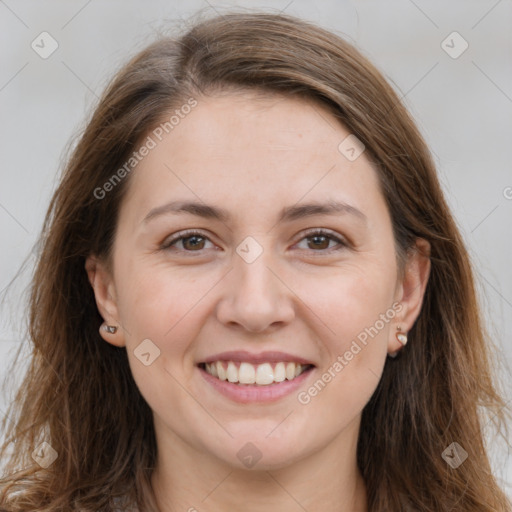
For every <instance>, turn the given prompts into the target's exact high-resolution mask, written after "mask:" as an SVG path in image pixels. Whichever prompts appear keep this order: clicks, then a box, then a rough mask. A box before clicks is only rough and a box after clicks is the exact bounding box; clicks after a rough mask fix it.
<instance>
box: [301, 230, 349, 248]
mask: <svg viewBox="0 0 512 512" xmlns="http://www.w3.org/2000/svg"><path fill="white" fill-rule="evenodd" d="M306 235H307V236H305V237H304V238H302V240H300V242H299V244H300V243H302V241H303V240H307V247H299V248H301V249H306V250H307V249H310V250H312V251H313V252H326V253H327V252H331V251H339V250H341V249H344V248H346V247H347V246H348V244H347V243H346V242H345V241H344V240H343V239H342V238H339V237H337V236H335V235H334V234H332V233H331V232H329V231H324V230H318V229H317V230H315V231H311V232H309V233H306ZM331 242H335V245H331V246H330V247H329V244H331Z"/></svg>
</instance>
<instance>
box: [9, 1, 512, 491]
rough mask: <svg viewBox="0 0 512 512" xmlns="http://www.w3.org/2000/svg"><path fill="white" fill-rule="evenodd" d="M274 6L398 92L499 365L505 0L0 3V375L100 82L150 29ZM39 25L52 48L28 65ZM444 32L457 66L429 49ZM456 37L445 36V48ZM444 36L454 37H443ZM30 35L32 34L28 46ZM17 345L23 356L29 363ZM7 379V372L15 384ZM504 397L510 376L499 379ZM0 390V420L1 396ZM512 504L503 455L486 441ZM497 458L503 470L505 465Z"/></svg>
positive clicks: (507, 40)
mask: <svg viewBox="0 0 512 512" xmlns="http://www.w3.org/2000/svg"><path fill="white" fill-rule="evenodd" d="M229 7H238V8H240V7H241V8H252V9H254V8H265V9H266V10H271V11H274V12H278V11H284V12H286V13H288V14H292V15H296V16H299V17H303V18H306V19H309V20H311V21H313V22H316V23H318V24H320V25H322V26H324V27H325V28H327V29H331V30H333V31H335V32H337V33H339V34H340V35H342V36H344V37H346V38H348V39H349V40H350V41H352V42H353V43H355V44H356V45H357V46H358V47H359V48H360V49H361V50H362V51H363V53H364V54H365V55H367V56H368V57H369V58H370V59H371V60H372V61H373V62H374V63H375V64H376V65H377V67H378V68H379V69H380V70H381V71H382V72H383V73H384V74H385V76H386V77H387V78H388V79H389V81H390V82H391V83H392V84H393V86H394V87H395V88H396V89H397V91H399V94H400V96H403V98H404V101H405V103H406V105H407V106H408V107H409V109H410V111H411V112H412V114H413V115H414V117H415V119H416V120H417V123H418V125H419V127H420V130H421V131H422V133H423V135H424V136H425V138H426V140H427V142H428V143H429V145H430V147H431V149H432V152H433V154H434V157H435V160H436V163H437V165H438V169H439V174H440V179H441V181H442V184H443V187H444V190H445V192H446V195H447V199H448V201H449V203H450V205H451V207H452V209H453V212H454V214H455V216H456V219H457V222H458V224H459V227H460V229H461V231H462V233H463V235H464V237H465V240H466V242H467V245H468V248H469V250H470V253H471V256H472V258H473V261H474V264H475V269H476V277H477V285H478V289H479V293H480V296H481V300H482V304H483V307H484V312H485V315H486V317H487V319H488V322H489V324H490V332H491V333H492V335H493V337H494V338H495V340H496V342H497V343H498V344H499V345H500V346H501V347H502V349H503V357H500V359H501V361H502V362H503V363H504V364H505V365H508V367H509V368H510V367H511V366H512V364H511V363H512V342H511V339H512V270H511V264H510V263H511V260H512V258H511V255H512V228H511V220H512V172H511V163H510V162H511V161H512V150H511V146H512V144H511V141H512V138H511V135H512V115H511V114H512V80H511V79H512V59H511V58H510V56H511V54H512V52H511V50H512V31H511V30H510V26H512V24H511V21H512V2H511V1H510V0H498V1H496V0H480V1H469V0H460V1H450V2H447V1H446V0H445V1H426V0H414V1H413V0H400V1H387V2H382V1H379V0H375V1H364V0H362V1H353V2H349V1H327V0H324V1H316V2H315V3H314V4H313V2H308V1H307V0H294V1H293V0H292V1H290V0H282V1H277V0H275V1H267V2H261V1H260V2H252V1H243V2H235V1H232V2H223V3H220V2H215V1H210V2H208V1H199V0H193V1H187V2H185V1H164V0H161V1H157V0H152V1H144V2H143V1H135V0H129V1H127V0H123V1H122V0H118V1H101V0H89V1H87V0H82V1H75V0H70V1H67V2H62V1H45V0H33V1H15V0H0V54H1V61H0V62H1V68H0V109H1V117H0V119H1V121H2V122H1V126H0V130H1V132H0V141H1V148H2V152H1V160H0V162H1V163H0V177H1V182H0V184H1V186H0V230H1V238H2V250H1V251H0V292H1V291H3V290H5V288H6V287H7V285H8V284H9V283H10V282H11V280H12V278H13V277H14V276H15V274H16V273H17V271H18V269H19V266H20V263H21V262H22V261H23V260H24V259H25V258H28V264H29V266H28V271H26V272H24V273H22V274H21V275H20V277H19V279H17V280H16V281H15V282H14V284H13V286H12V287H10V289H9V294H8V295H7V296H5V297H4V301H3V304H2V310H1V316H0V361H1V363H0V377H1V378H2V379H3V377H4V376H6V374H7V366H8V364H9V362H10V361H11V360H12V357H13V355H14V350H15V349H17V348H18V347H19V346H20V343H21V342H22V339H23V335H22V334H21V332H22V331H21V329H22V328H23V325H24V322H25V313H26V311H25V309H24V307H23V290H24V287H25V286H26V284H27V283H28V276H29V273H30V265H31V264H32V262H33V259H32V257H31V250H32V247H33V244H34V242H35V240H36V238H37V235H38V233H39V230H40V228H41V223H42V219H43V216H44V213H45V211H46V208H47V206H48V201H49V199H50V194H51V193H52V191H53V190H54V187H55V185H56V182H57V176H58V175H57V173H58V170H59V169H60V168H61V162H62V159H63V157H64V150H65V148H66V146H67V144H68V142H69V141H70V138H71V136H72V135H73V134H74V133H75V132H76V131H77V130H78V129H79V128H80V127H81V126H82V124H83V122H84V120H85V118H86V114H87V113H89V112H90V110H91V108H92V107H93V106H94V104H95V102H96V100H97V96H99V94H100V92H101V91H102V89H103V87H104V85H105V83H106V81H107V80H108V79H109V78H110V77H111V75H112V73H113V72H114V71H115V70H116V69H117V68H118V67H119V66H120V64H121V63H122V62H124V61H125V60H126V58H127V57H128V56H130V55H132V54H134V53H136V51H137V50H139V49H141V48H142V47H143V46H145V45H146V44H147V43H149V42H150V41H151V40H152V39H153V38H154V37H155V35H156V32H157V31H159V30H162V29H163V30H168V29H169V27H170V28H171V29H172V28H173V27H182V26H183V21H182V20H183V19H185V18H187V17H188V15H189V14H192V13H195V12H196V11H197V10H198V9H205V10H206V11H207V12H208V11H209V12H213V11H218V12H219V13H222V12H226V9H227V8H229ZM43 31H47V32H48V33H50V34H51V36H52V37H53V38H54V39H55V40H56V41H57V42H58V45H59V46H58V49H57V50H56V51H55V52H54V53H53V54H52V55H51V56H50V57H48V58H47V59H43V58H41V57H40V56H39V55H38V54H37V53H36V52H35V51H34V50H33V49H32V48H31V43H32V41H33V40H35V39H36V38H37V36H39V34H40V33H41V32H43ZM453 31H457V32H458V33H459V34H460V35H461V36H462V38H464V40H465V41H467V44H468V45H469V46H468V49H467V50H466V51H465V52H464V53H462V54H461V55H460V56H459V57H458V58H452V57H451V56H449V55H448V54H447V53H446V52H445V51H444V49H443V48H442V46H441V44H442V42H443V40H445V39H446V38H447V36H449V34H451V33H452V32H453ZM457 37H458V36H455V39H454V38H453V36H451V38H448V43H447V44H449V45H451V46H453V47H454V48H453V49H452V50H451V51H457V50H459V49H461V48H462V46H461V44H462V42H461V40H458V39H457ZM452 39H453V42H452V41H451V40H452ZM38 40H39V39H36V42H37V41H38ZM2 295H3V294H2ZM26 348H28V347H27V346H26V344H24V345H23V352H22V354H23V357H24V358H26V357H27V355H28V350H27V349H26ZM14 377H15V378H18V377H19V376H18V375H16V376H14ZM502 386H503V388H504V390H505V393H506V395H507V399H508V400H509V401H510V400H512V392H511V388H512V386H511V382H510V380H507V378H506V377H505V376H503V377H502ZM7 395H8V393H6V396H0V414H4V411H5V410H6V404H7V402H8V400H9V398H8V396H7ZM492 451H493V460H494V464H495V467H496V472H497V474H498V477H499V478H500V481H501V483H502V485H503V486H504V487H505V488H506V490H507V492H508V493H509V494H510V495H511V496H512V463H511V459H512V456H511V454H510V453H507V451H506V450H505V449H504V447H502V446H501V445H498V444H492ZM507 460H508V462H507Z"/></svg>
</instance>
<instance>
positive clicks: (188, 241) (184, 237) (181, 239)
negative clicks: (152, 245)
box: [161, 230, 211, 252]
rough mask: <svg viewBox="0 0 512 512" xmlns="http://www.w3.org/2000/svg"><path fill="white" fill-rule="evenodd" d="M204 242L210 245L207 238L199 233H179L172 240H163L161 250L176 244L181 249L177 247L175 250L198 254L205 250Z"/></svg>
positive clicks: (188, 231) (189, 231) (190, 231)
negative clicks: (179, 245)
mask: <svg viewBox="0 0 512 512" xmlns="http://www.w3.org/2000/svg"><path fill="white" fill-rule="evenodd" d="M206 241H208V242H210V243H211V241H210V240H209V238H208V237H207V236H205V235H204V234H203V233H201V232H200V231H194V230H187V231H181V232H180V233H177V234H176V235H175V236H173V237H172V238H169V239H167V240H165V241H164V243H163V244H162V246H161V249H170V248H171V247H173V246H176V245H177V244H181V247H177V250H182V251H185V252H200V251H201V250H202V249H204V248H205V243H206Z"/></svg>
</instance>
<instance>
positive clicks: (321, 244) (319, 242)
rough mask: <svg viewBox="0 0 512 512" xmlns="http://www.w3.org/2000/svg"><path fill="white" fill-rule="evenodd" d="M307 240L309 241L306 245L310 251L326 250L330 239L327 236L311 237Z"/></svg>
mask: <svg viewBox="0 0 512 512" xmlns="http://www.w3.org/2000/svg"><path fill="white" fill-rule="evenodd" d="M307 239H308V240H310V243H309V244H308V247H309V248H310V249H327V248H328V247H329V242H330V238H329V237H328V236H325V235H313V236H308V237H307Z"/></svg>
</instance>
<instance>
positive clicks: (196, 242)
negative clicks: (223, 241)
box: [181, 235, 205, 251]
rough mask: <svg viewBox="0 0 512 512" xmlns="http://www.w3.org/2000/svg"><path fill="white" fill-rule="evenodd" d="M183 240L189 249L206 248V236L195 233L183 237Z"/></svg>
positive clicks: (184, 245)
mask: <svg viewBox="0 0 512 512" xmlns="http://www.w3.org/2000/svg"><path fill="white" fill-rule="evenodd" d="M181 240H182V241H183V242H182V243H183V247H184V248H185V249H187V250H189V249H190V250H192V251H194V250H196V249H204V242H205V238H204V237H202V236H198V235H193V236H187V237H183V238H181Z"/></svg>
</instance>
